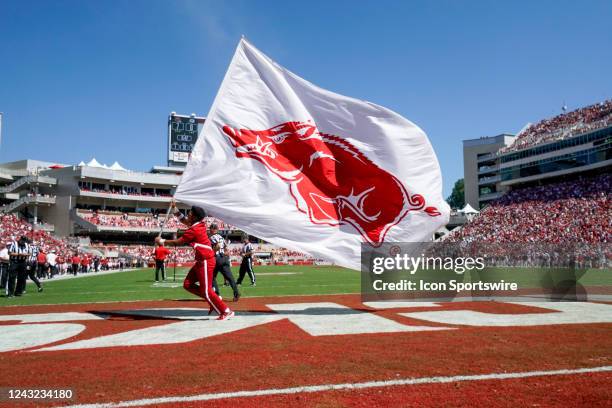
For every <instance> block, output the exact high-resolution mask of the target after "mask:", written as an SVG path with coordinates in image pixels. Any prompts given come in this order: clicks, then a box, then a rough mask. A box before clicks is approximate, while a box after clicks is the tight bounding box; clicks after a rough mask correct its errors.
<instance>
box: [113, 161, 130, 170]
mask: <svg viewBox="0 0 612 408" xmlns="http://www.w3.org/2000/svg"><path fill="white" fill-rule="evenodd" d="M109 169H111V170H122V171H127V169H126V168H124V167H123V166H122V165H120V164H119V163H118V162H114V163H113V165H112V166H110V167H109Z"/></svg>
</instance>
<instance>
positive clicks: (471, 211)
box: [461, 204, 478, 214]
mask: <svg viewBox="0 0 612 408" xmlns="http://www.w3.org/2000/svg"><path fill="white" fill-rule="evenodd" d="M461 212H462V213H464V214H478V211H477V210H475V209H474V207H472V206H471V205H469V204H466V205H465V207H463V209H462V210H461Z"/></svg>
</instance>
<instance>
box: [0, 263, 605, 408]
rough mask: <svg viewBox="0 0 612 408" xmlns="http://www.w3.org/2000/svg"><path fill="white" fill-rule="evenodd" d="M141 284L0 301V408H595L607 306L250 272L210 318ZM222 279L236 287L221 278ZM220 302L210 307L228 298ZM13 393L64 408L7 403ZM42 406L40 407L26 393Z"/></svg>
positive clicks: (351, 275)
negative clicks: (57, 393)
mask: <svg viewBox="0 0 612 408" xmlns="http://www.w3.org/2000/svg"><path fill="white" fill-rule="evenodd" d="M168 272H169V280H168V281H166V282H161V283H155V282H153V278H154V274H153V271H152V270H151V269H142V270H133V271H124V272H117V273H110V274H100V275H98V276H96V275H95V274H91V275H85V276H83V277H77V278H71V279H62V280H55V281H50V282H45V283H44V284H45V290H44V292H42V293H37V292H36V291H35V290H34V289H35V288H34V287H33V286H31V285H28V293H27V294H26V295H25V296H23V297H21V298H13V299H6V298H0V305H1V307H0V367H2V371H3V372H4V373H9V372H10V375H3V376H1V377H0V390H1V391H2V393H3V394H2V399H0V406H1V407H5V406H6V407H13V406H19V407H21V406H23V407H46V406H71V407H91V408H94V407H96V408H97V407H109V408H110V407H139V406H147V407H151V406H155V407H157V406H159V407H200V406H215V407H271V406H279V407H280V406H284V407H286V406H296V407H297V406H299V407H311V406H312V407H353V406H364V407H366V406H367V407H375V406H431V407H439V406H466V407H467V406H473V405H479V406H491V407H506V406H559V407H561V406H563V407H567V406H577V405H582V406H593V407H596V406H602V407H603V406H609V405H610V401H612V391H611V390H612V342H611V341H610V339H611V338H612V304H609V302H578V303H561V302H556V303H526V302H453V303H435V302H418V303H415V302H412V303H408V302H388V303H365V304H364V303H362V299H361V296H360V295H359V292H360V276H359V273H358V272H354V271H350V270H346V269H342V268H337V267H301V266H275V267H259V268H257V269H256V272H257V273H258V278H257V279H258V280H257V286H256V287H251V286H248V278H247V280H246V281H245V283H246V285H245V286H242V287H241V291H242V294H243V298H242V299H241V300H240V301H239V302H237V303H234V302H231V301H230V302H229V303H228V305H229V306H230V307H232V308H233V309H235V310H236V312H237V314H236V317H235V318H234V319H232V320H229V321H225V322H218V321H215V320H214V319H215V316H208V306H207V305H206V304H205V302H203V301H201V300H200V299H198V298H196V297H194V296H192V295H190V294H189V293H187V292H186V291H184V290H183V289H182V287H181V283H182V278H183V277H184V275H185V273H186V270H185V269H181V268H178V269H177V270H176V277H177V279H176V282H175V281H174V280H173V270H172V268H170V269H169V271H168ZM234 273H236V271H234ZM228 289H229V288H228V287H222V291H223V293H222V294H223V297H224V298H225V299H231V291H230V290H228ZM12 389H21V390H24V389H27V390H34V391H35V390H41V389H46V390H48V389H55V390H70V392H71V393H72V396H71V398H69V399H59V398H57V399H53V398H47V399H44V400H43V399H38V400H33V399H28V398H20V399H19V400H18V401H17V400H16V399H12V400H11V399H8V397H7V396H8V390H12ZM39 392H40V391H39Z"/></svg>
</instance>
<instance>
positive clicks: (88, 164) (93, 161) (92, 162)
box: [87, 157, 104, 168]
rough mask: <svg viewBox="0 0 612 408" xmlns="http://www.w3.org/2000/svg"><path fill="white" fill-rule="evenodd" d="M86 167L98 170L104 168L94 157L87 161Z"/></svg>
mask: <svg viewBox="0 0 612 408" xmlns="http://www.w3.org/2000/svg"><path fill="white" fill-rule="evenodd" d="M87 166H89V167H99V168H104V166H103V165H101V164H100V163H99V162H98V161H97V160H96V158H95V157H94V158H93V159H91V160H90V161H89V163H87Z"/></svg>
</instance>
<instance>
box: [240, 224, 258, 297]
mask: <svg viewBox="0 0 612 408" xmlns="http://www.w3.org/2000/svg"><path fill="white" fill-rule="evenodd" d="M242 244H243V245H242V250H241V251H240V254H241V255H242V263H241V264H240V272H239V274H238V281H237V282H236V284H237V285H241V284H242V280H243V279H244V276H245V275H246V274H247V273H248V274H249V278H251V286H256V284H255V271H254V270H253V252H254V250H255V248H254V247H253V244H251V243H250V242H249V237H248V236H247V235H245V236H244V237H242Z"/></svg>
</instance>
